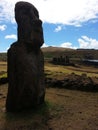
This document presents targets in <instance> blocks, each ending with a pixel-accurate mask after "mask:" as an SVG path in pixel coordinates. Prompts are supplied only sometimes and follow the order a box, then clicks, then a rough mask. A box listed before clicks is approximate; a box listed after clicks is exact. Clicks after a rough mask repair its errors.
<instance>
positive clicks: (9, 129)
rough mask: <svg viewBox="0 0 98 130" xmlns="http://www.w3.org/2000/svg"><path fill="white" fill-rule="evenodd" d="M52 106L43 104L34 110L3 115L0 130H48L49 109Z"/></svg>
mask: <svg viewBox="0 0 98 130" xmlns="http://www.w3.org/2000/svg"><path fill="white" fill-rule="evenodd" d="M51 107H52V105H51V104H50V103H49V102H47V101H46V102H45V103H44V104H43V105H41V106H40V107H39V108H38V109H36V110H29V111H23V112H20V113H8V112H6V113H5V121H4V125H3V128H1V129H0V130H49V127H48V123H47V122H48V119H49V109H51Z"/></svg>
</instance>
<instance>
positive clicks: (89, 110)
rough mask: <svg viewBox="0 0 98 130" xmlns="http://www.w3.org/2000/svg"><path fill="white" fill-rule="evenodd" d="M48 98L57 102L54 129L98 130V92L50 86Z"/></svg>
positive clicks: (51, 122) (54, 113) (53, 120)
mask: <svg viewBox="0 0 98 130" xmlns="http://www.w3.org/2000/svg"><path fill="white" fill-rule="evenodd" d="M46 98H47V100H49V101H51V102H53V103H55V104H56V108H55V109H54V111H53V112H52V114H53V118H51V119H50V120H49V125H50V126H51V128H52V129H53V130H98V93H87V92H81V91H71V90H65V89H52V88H50V89H48V90H47V95H46Z"/></svg>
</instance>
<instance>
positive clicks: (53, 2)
mask: <svg viewBox="0 0 98 130" xmlns="http://www.w3.org/2000/svg"><path fill="white" fill-rule="evenodd" d="M17 1H18V0H10V1H9V0H0V52H6V51H7V49H8V48H9V47H10V45H11V44H12V43H13V42H15V41H16V40H17V24H16V22H15V19H14V7H15V3H16V2H17ZM26 1H28V2H30V3H32V4H34V5H35V7H36V8H37V9H38V11H39V15H40V19H41V20H42V21H43V31H44V39H45V43H44V45H43V46H44V47H47V46H57V47H65V48H74V49H77V48H84V49H87V48H88V49H92V48H93V49H98V0H26Z"/></svg>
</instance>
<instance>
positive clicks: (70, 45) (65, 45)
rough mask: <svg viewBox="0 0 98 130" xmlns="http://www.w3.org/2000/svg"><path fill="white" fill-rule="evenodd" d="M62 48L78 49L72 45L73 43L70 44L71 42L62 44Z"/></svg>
mask: <svg viewBox="0 0 98 130" xmlns="http://www.w3.org/2000/svg"><path fill="white" fill-rule="evenodd" d="M60 47H64V48H72V49H76V48H77V47H74V46H73V45H72V43H70V42H65V43H62V44H61V45H60Z"/></svg>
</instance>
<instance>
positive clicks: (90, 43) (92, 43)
mask: <svg viewBox="0 0 98 130" xmlns="http://www.w3.org/2000/svg"><path fill="white" fill-rule="evenodd" d="M78 42H79V46H80V47H79V48H85V49H91V48H92V49H98V41H97V40H96V39H93V38H89V37H87V36H82V37H81V38H79V39H78Z"/></svg>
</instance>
